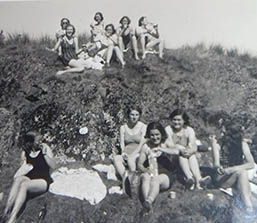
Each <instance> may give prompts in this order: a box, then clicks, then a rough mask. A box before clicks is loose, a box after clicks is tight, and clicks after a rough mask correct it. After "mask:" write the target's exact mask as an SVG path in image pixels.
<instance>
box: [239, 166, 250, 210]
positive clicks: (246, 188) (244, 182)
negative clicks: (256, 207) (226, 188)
mask: <svg viewBox="0 0 257 223" xmlns="http://www.w3.org/2000/svg"><path fill="white" fill-rule="evenodd" d="M237 188H238V190H239V193H240V196H241V199H242V201H243V202H244V204H245V206H246V208H247V209H251V210H252V208H253V204H252V201H251V189H250V184H249V180H248V174H247V171H246V170H243V171H240V172H239V173H238V179H237Z"/></svg>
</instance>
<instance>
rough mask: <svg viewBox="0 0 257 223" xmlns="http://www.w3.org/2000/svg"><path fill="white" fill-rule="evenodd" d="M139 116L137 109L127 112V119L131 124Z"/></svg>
mask: <svg viewBox="0 0 257 223" xmlns="http://www.w3.org/2000/svg"><path fill="white" fill-rule="evenodd" d="M139 118H140V113H139V112H138V111H137V110H132V111H131V112H130V113H129V121H130V122H131V123H133V124H136V123H137V122H138V120H139Z"/></svg>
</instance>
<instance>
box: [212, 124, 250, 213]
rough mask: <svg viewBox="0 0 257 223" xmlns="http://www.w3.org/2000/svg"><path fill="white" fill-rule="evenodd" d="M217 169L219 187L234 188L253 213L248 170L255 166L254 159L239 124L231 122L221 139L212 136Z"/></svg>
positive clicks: (216, 177) (248, 211)
mask: <svg viewBox="0 0 257 223" xmlns="http://www.w3.org/2000/svg"><path fill="white" fill-rule="evenodd" d="M210 141H211V145H212V155H213V167H214V170H215V178H214V181H215V184H216V185H217V186H218V187H223V188H229V187H232V188H234V190H235V192H236V194H235V196H238V198H240V199H239V200H240V201H242V203H243V205H244V207H245V208H246V211H247V213H248V214H253V203H252V195H251V190H250V184H249V181H248V173H247V170H249V169H252V168H254V159H253V156H252V154H251V152H250V149H249V146H248V144H247V140H246V139H244V134H243V129H242V127H241V126H240V125H239V124H237V123H236V124H233V123H229V124H228V125H227V126H225V131H224V135H223V136H222V137H220V138H219V139H217V138H216V136H215V135H212V136H210Z"/></svg>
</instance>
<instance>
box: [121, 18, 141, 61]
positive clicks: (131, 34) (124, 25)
mask: <svg viewBox="0 0 257 223" xmlns="http://www.w3.org/2000/svg"><path fill="white" fill-rule="evenodd" d="M130 22H131V21H130V19H129V17H128V16H123V17H122V18H121V19H120V27H119V28H118V29H117V34H118V38H119V47H120V50H121V52H122V54H123V52H126V51H127V50H128V47H129V44H132V49H133V51H134V55H135V59H136V60H139V58H138V48H137V38H136V36H135V30H134V29H133V27H131V26H130Z"/></svg>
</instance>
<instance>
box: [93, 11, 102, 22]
mask: <svg viewBox="0 0 257 223" xmlns="http://www.w3.org/2000/svg"><path fill="white" fill-rule="evenodd" d="M97 15H99V16H100V18H101V21H103V20H104V16H103V13H101V12H96V13H95V16H94V20H95V21H96V16H97Z"/></svg>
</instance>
